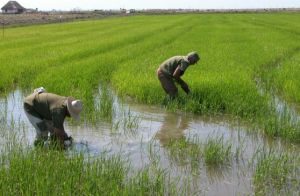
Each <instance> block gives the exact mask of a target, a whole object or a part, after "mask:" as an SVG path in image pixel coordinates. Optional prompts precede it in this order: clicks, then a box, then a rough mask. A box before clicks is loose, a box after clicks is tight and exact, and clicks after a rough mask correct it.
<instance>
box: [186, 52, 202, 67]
mask: <svg viewBox="0 0 300 196" xmlns="http://www.w3.org/2000/svg"><path fill="white" fill-rule="evenodd" d="M187 59H188V60H189V62H190V64H191V65H194V64H196V63H197V62H198V61H199V60H200V56H199V54H198V53H197V52H190V53H188V54H187Z"/></svg>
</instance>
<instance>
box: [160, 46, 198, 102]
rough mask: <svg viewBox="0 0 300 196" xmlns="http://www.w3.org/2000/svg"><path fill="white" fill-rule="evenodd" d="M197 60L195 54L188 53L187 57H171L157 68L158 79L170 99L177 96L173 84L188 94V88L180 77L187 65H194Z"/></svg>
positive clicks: (196, 54) (176, 90)
mask: <svg viewBox="0 0 300 196" xmlns="http://www.w3.org/2000/svg"><path fill="white" fill-rule="evenodd" d="M199 59H200V57H199V55H198V53H197V52H190V53H189V54H188V55H187V56H174V57H171V58H169V59H168V60H166V61H164V62H163V63H162V64H161V65H160V66H159V68H158V70H157V76H158V79H159V81H160V83H161V85H162V87H163V89H164V90H165V92H166V93H167V94H168V95H169V96H170V98H171V99H173V98H175V97H176V96H177V94H178V89H177V87H176V85H175V82H176V83H178V84H179V85H180V86H181V88H182V89H183V90H184V91H185V92H186V94H189V92H190V89H189V86H188V85H187V83H186V82H185V81H183V80H182V79H181V76H182V75H183V74H184V72H185V70H186V69H187V68H188V67H189V65H194V64H195V63H197V62H198V61H199ZM174 81H175V82H174Z"/></svg>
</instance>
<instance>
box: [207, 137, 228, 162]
mask: <svg viewBox="0 0 300 196" xmlns="http://www.w3.org/2000/svg"><path fill="white" fill-rule="evenodd" d="M231 147H232V145H231V144H230V143H229V142H225V141H224V138H223V136H219V137H216V138H208V140H207V141H206V142H205V143H204V150H203V156H204V160H205V163H206V165H207V166H222V165H224V164H229V163H230V160H231V157H232V152H231Z"/></svg>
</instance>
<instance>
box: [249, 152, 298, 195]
mask: <svg viewBox="0 0 300 196" xmlns="http://www.w3.org/2000/svg"><path fill="white" fill-rule="evenodd" d="M256 159H257V160H256V161H257V166H256V169H255V173H254V176H253V178H254V189H255V193H256V194H257V195H270V194H271V195H282V194H284V195H293V194H297V193H299V183H300V179H299V163H300V162H299V161H300V160H299V156H297V154H284V153H282V152H276V151H274V150H262V151H260V152H259V153H258V155H257V158H256Z"/></svg>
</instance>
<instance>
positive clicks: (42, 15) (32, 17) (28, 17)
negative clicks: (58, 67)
mask: <svg viewBox="0 0 300 196" xmlns="http://www.w3.org/2000/svg"><path fill="white" fill-rule="evenodd" d="M113 15H116V14H106V13H98V12H78V13H76V12H75V13H73V12H54V13H52V12H39V13H23V14H0V24H1V26H22V25H31V24H46V23H57V22H67V21H74V20H83V19H91V18H103V17H107V16H113Z"/></svg>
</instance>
